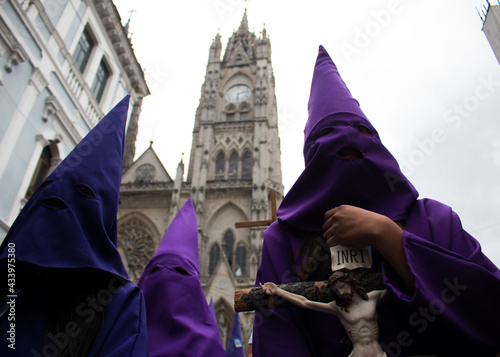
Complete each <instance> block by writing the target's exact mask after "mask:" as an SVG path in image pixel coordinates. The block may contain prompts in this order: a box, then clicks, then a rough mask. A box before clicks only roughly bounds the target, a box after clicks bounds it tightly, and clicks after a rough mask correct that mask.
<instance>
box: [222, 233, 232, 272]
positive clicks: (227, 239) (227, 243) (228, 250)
mask: <svg viewBox="0 0 500 357" xmlns="http://www.w3.org/2000/svg"><path fill="white" fill-rule="evenodd" d="M222 241H223V242H224V245H223V246H224V254H226V258H227V262H228V263H229V266H230V267H231V268H232V267H233V250H234V237H233V232H231V231H230V230H228V231H226V233H224V238H223V240H222Z"/></svg>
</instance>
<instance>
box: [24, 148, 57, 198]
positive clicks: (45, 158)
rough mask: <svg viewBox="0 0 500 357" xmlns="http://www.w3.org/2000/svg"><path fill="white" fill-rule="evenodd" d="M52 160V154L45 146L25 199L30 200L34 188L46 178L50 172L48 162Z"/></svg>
mask: <svg viewBox="0 0 500 357" xmlns="http://www.w3.org/2000/svg"><path fill="white" fill-rule="evenodd" d="M51 159H52V153H51V151H50V146H49V145H47V146H46V147H44V148H43V150H42V154H41V155H40V159H38V164H37V165H36V169H35V172H34V173H33V178H32V179H31V183H30V185H29V187H28V191H27V192H26V198H30V197H31V195H33V193H34V192H35V190H36V188H37V187H38V186H39V185H40V184H41V183H42V182H43V180H45V179H46V178H47V176H48V175H49V170H50V160H51Z"/></svg>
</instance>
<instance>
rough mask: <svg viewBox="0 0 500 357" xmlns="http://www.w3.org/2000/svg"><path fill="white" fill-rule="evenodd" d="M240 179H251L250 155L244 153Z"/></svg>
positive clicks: (246, 152)
mask: <svg viewBox="0 0 500 357" xmlns="http://www.w3.org/2000/svg"><path fill="white" fill-rule="evenodd" d="M241 178H243V179H251V178H252V154H250V153H249V152H248V151H245V153H244V154H243V160H242V165H241Z"/></svg>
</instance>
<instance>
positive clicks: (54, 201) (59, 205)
mask: <svg viewBox="0 0 500 357" xmlns="http://www.w3.org/2000/svg"><path fill="white" fill-rule="evenodd" d="M42 203H43V204H44V205H46V206H49V207H52V208H55V209H57V210H60V211H61V210H64V209H66V208H68V206H67V205H66V203H64V202H63V201H62V200H61V199H59V198H57V197H49V198H46V199H44V200H43V201H42Z"/></svg>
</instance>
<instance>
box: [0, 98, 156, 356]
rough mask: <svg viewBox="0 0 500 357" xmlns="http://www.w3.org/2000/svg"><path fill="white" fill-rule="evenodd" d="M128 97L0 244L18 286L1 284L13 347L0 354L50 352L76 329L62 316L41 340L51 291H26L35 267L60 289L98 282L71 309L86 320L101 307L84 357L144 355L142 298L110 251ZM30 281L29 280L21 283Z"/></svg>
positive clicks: (2, 269)
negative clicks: (60, 324) (92, 295)
mask: <svg viewBox="0 0 500 357" xmlns="http://www.w3.org/2000/svg"><path fill="white" fill-rule="evenodd" d="M129 98H130V97H129V96H126V97H125V98H124V99H123V100H122V101H121V102H120V103H118V104H117V105H116V107H115V108H114V109H113V110H112V111H110V112H109V113H108V115H106V116H105V117H104V118H103V119H102V120H101V121H100V122H99V123H98V124H97V125H96V126H95V127H94V128H93V129H92V130H91V131H90V132H89V133H88V135H87V136H86V137H85V138H83V139H82V141H81V142H80V143H79V144H78V145H77V146H76V147H75V148H74V149H73V150H72V151H71V153H70V154H69V155H68V156H67V157H66V158H65V159H64V160H63V161H62V162H61V163H60V164H59V166H58V167H57V168H56V169H55V170H54V171H53V172H52V173H51V174H50V175H49V177H47V179H46V180H45V181H44V182H43V183H42V184H41V185H40V187H39V188H38V189H37V190H36V191H35V193H34V194H33V196H32V197H31V198H30V199H29V201H28V202H27V203H26V205H25V207H24V208H23V210H22V211H21V213H20V214H19V216H18V217H17V219H16V221H15V222H14V224H13V225H12V227H11V229H10V230H9V232H8V234H7V236H6V238H5V240H4V241H3V243H2V245H1V247H0V275H1V276H4V277H7V269H8V264H7V261H8V259H14V260H12V263H13V264H14V265H15V272H16V275H17V276H16V279H17V280H16V286H15V289H18V288H21V291H20V293H14V291H10V290H9V291H8V290H7V284H3V285H4V286H2V287H1V289H2V290H1V292H2V296H1V299H3V298H4V297H5V294H8V295H13V294H17V295H18V297H17V298H16V300H15V321H14V323H15V330H16V333H15V338H16V344H15V347H16V349H15V350H14V349H11V348H8V345H7V344H6V343H1V344H0V355H2V356H16V355H18V356H33V355H34V356H38V355H42V356H45V355H52V354H53V352H54V351H55V350H59V349H61V348H62V347H63V346H66V345H67V344H68V342H69V340H70V339H71V338H72V337H75V336H78V335H79V334H80V333H81V331H82V329H81V328H82V326H81V325H78V324H76V323H75V324H73V321H68V323H69V325H65V327H64V328H63V329H62V331H61V330H59V331H60V332H61V333H60V334H59V333H58V334H56V335H53V338H49V339H48V340H44V333H45V331H44V330H45V327H46V322H47V320H48V319H49V318H52V317H53V316H47V315H48V314H49V313H48V312H47V306H48V304H49V303H50V301H47V299H49V298H50V296H53V295H50V294H49V293H53V292H52V291H47V289H49V288H47V289H45V288H44V287H42V288H40V289H37V290H36V291H33V289H31V290H30V288H31V286H34V285H35V284H34V283H36V279H37V278H34V275H35V274H38V273H37V272H40V271H45V272H50V274H56V275H52V276H61V277H65V278H64V279H61V280H60V281H56V282H55V285H54V288H53V289H56V290H57V289H60V290H61V291H65V289H72V288H69V287H68V286H69V285H70V283H75V281H76V285H78V282H79V279H81V278H85V277H87V278H88V277H91V278H89V279H87V280H86V281H87V282H88V284H89V288H92V286H93V280H92V279H93V278H95V279H96V280H99V281H100V282H101V285H99V286H98V287H95V289H96V290H98V291H97V294H96V299H95V300H92V299H90V300H88V299H87V300H85V299H84V300H83V301H82V304H79V305H77V306H76V307H75V309H74V310H73V309H71V310H72V311H73V312H74V314H75V316H78V318H79V319H80V320H81V321H82V323H90V322H91V321H93V319H94V318H95V317H96V315H98V314H102V312H103V311H104V318H103V323H102V327H101V328H100V330H98V333H97V335H96V337H95V340H94V344H93V345H92V347H91V349H90V353H89V356H147V355H148V343H147V328H146V312H145V306H144V298H143V295H142V293H141V291H140V290H139V288H138V287H137V286H135V285H133V284H132V283H131V282H130V281H129V279H128V275H127V273H126V271H125V268H124V266H123V263H122V261H121V258H120V255H119V253H118V250H117V248H116V244H117V223H116V213H117V210H118V198H119V194H120V183H121V174H122V162H123V150H124V133H125V124H126V121H127V112H128V106H129ZM13 248H14V250H13ZM12 252H14V253H13V254H14V255H13V256H10V255H9V254H12ZM9 262H11V261H9ZM30 279H35V281H34V282H33V281H31V283H30V284H28V283H25V281H29V280H30ZM65 279H69V281H67V280H65ZM9 289H10V287H9ZM51 289H52V288H51ZM84 296H87V295H84ZM9 312H10V309H8V310H7V312H6V313H5V314H4V315H3V316H2V317H0V330H1V331H2V332H1V334H2V336H3V337H2V341H5V333H6V331H8V329H9V327H10V323H11V322H12V321H9V319H8V317H9V315H8V313H9ZM65 328H66V329H65ZM51 344H52V347H51V346H50V345H51Z"/></svg>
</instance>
